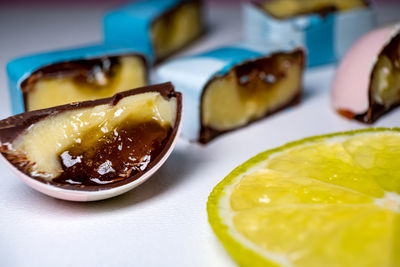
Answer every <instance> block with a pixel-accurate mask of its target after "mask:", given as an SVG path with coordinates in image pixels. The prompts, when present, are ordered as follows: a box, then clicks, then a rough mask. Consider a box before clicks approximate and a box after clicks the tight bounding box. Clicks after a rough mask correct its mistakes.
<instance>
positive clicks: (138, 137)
mask: <svg viewBox="0 0 400 267" xmlns="http://www.w3.org/2000/svg"><path fill="white" fill-rule="evenodd" d="M147 92H158V93H160V95H161V96H163V97H165V98H176V100H177V111H176V112H177V113H176V119H175V124H174V125H171V127H167V128H164V127H162V126H161V125H159V124H158V123H155V122H149V123H142V124H130V123H129V121H126V123H123V124H121V125H118V126H117V127H116V129H115V130H116V132H115V131H112V132H111V133H112V134H114V136H115V134H116V133H117V134H118V136H119V137H121V138H120V139H119V138H118V136H116V137H117V138H112V136H110V135H105V136H104V137H102V139H100V140H98V142H97V143H96V145H95V146H91V147H88V148H87V149H82V148H79V146H71V147H69V148H68V149H66V150H64V151H63V152H62V153H60V155H58V156H59V158H60V160H61V161H62V165H63V170H64V172H65V175H63V174H62V175H60V176H59V177H58V178H56V179H53V180H47V179H44V178H41V177H37V176H32V175H30V173H29V171H28V170H29V166H31V164H33V163H32V162H29V160H28V159H26V157H24V155H18V154H17V153H15V151H14V150H11V145H10V144H11V143H12V142H13V141H14V140H15V139H16V138H17V137H18V136H19V135H20V134H22V133H23V132H24V131H25V130H26V129H28V128H29V127H30V126H31V125H32V124H34V123H36V122H38V121H40V120H43V119H45V118H47V117H49V116H54V115H56V114H59V113H62V112H65V111H69V110H77V109H81V108H90V107H94V106H97V105H102V104H109V105H115V104H117V103H118V102H119V100H121V99H122V98H124V97H128V96H131V95H136V94H142V93H147ZM181 112H182V96H181V94H180V93H178V92H175V91H174V88H173V86H172V84H171V83H164V84H158V85H152V86H146V87H142V88H137V89H133V90H129V91H125V92H122V93H118V94H116V95H114V96H113V97H110V98H105V99H98V100H93V101H85V102H79V103H73V104H67V105H62V106H56V107H52V108H48V109H43V110H36V111H31V112H26V113H22V114H19V115H16V116H12V117H9V118H7V119H4V120H2V121H0V142H1V153H2V155H3V156H4V157H5V158H6V159H7V160H8V161H9V162H10V163H11V164H13V165H14V166H15V167H16V168H17V169H19V170H20V171H21V172H23V173H25V174H26V175H28V176H30V177H31V178H32V179H35V180H38V181H40V182H42V183H47V184H52V185H55V186H57V187H61V188H66V189H73V190H83V191H97V190H104V189H109V188H113V187H117V186H121V185H124V184H127V183H130V182H132V181H134V180H136V179H138V178H139V177H140V176H141V175H143V174H145V173H146V172H147V171H149V170H150V169H151V168H152V167H154V166H155V165H156V164H157V163H158V162H159V161H160V160H161V159H162V158H163V157H164V156H165V154H166V153H167V151H168V150H169V148H170V147H171V145H172V144H173V141H174V139H175V138H176V137H177V131H178V126H179V125H180V122H181ZM129 138H130V139H131V140H129ZM120 145H123V146H126V147H125V148H121V150H119V146H120ZM128 146H129V148H128ZM89 154H92V155H95V157H94V159H95V160H92V161H91V160H90V159H89V160H86V158H84V157H85V156H87V155H89ZM78 157H81V158H80V159H79V160H78ZM129 157H131V159H129ZM127 158H128V161H126V159H127ZM68 160H69V162H68ZM78 161H81V162H80V163H81V164H77V163H79V162H78ZM108 162H111V163H112V168H113V169H114V173H112V172H110V171H109V170H110V169H109V168H108V167H110V166H107V163H108ZM73 163H74V164H73ZM74 166H75V167H74ZM107 168H108V169H107ZM107 170H108V171H107ZM83 171H84V172H85V173H84V175H82V172H83ZM94 171H96V172H97V174H95V173H94ZM67 174H68V175H67ZM69 175H71V176H69ZM69 178H72V179H69ZM90 178H94V179H90Z"/></svg>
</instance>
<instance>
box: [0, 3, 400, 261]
mask: <svg viewBox="0 0 400 267" xmlns="http://www.w3.org/2000/svg"><path fill="white" fill-rule="evenodd" d="M106 8H107V7H106V6H91V7H86V8H80V9H79V10H74V9H71V8H69V9H68V8H65V7H63V8H56V7H52V8H29V7H25V8H19V9H16V8H5V7H2V8H1V10H0V118H5V117H7V116H8V115H10V113H9V110H10V109H9V102H8V93H7V90H8V89H7V84H6V73H5V64H6V62H8V61H9V60H10V59H12V58H14V57H17V56H21V55H24V54H27V53H33V52H39V51H46V50H48V49H55V48H57V49H58V48H63V47H66V46H71V45H79V44H83V43H86V42H93V41H97V40H100V38H101V27H100V25H101V24H100V22H101V16H102V14H103V12H104V10H105V9H106ZM208 11H209V12H208V13H209V21H210V23H209V25H210V31H209V34H208V36H206V37H205V38H203V39H202V40H201V41H200V42H198V43H197V44H196V45H195V46H194V47H192V48H191V49H189V50H187V51H186V52H185V54H188V53H189V54H190V53H193V52H198V51H202V50H204V49H208V48H212V47H214V46H216V45H219V44H224V43H229V42H231V41H234V40H237V39H238V38H240V33H241V27H240V11H239V7H231V6H229V5H228V6H213V7H211V8H210V9H209V10H208ZM399 11H400V5H397V6H396V5H392V6H383V7H380V8H379V23H380V24H385V23H387V22H390V21H394V20H396V19H400V18H399V16H400V12H399ZM396 16H398V17H397V18H396ZM333 74H334V66H332V65H331V66H324V67H320V68H315V69H313V70H309V71H307V73H306V76H305V87H304V90H305V94H304V98H303V102H302V104H301V105H299V106H296V107H294V108H290V109H288V110H285V111H283V112H281V113H279V114H276V115H274V116H272V117H270V118H268V119H265V120H263V121H261V122H258V123H255V124H253V125H251V126H249V127H247V128H245V129H242V130H238V131H236V132H234V133H231V134H228V135H225V136H223V137H221V138H219V139H217V140H215V141H214V142H212V143H211V144H209V145H207V146H205V147H202V146H199V145H196V144H189V143H188V142H186V141H185V140H179V142H178V145H177V147H176V149H175V151H174V152H173V154H172V155H171V157H170V158H169V159H168V161H167V162H166V164H165V165H164V166H163V167H162V168H161V169H160V171H159V172H158V173H157V174H155V175H154V176H153V177H152V178H151V179H150V180H149V181H147V182H146V183H144V184H143V185H141V186H139V187H138V188H136V189H134V190H132V191H130V192H128V193H126V194H124V195H122V196H119V197H116V198H114V199H109V200H105V201H99V202H95V203H72V202H66V201H61V200H56V199H53V198H50V197H47V196H45V195H42V194H40V193H38V192H36V191H34V190H33V189H30V188H29V187H28V186H26V185H25V184H23V183H22V182H21V181H20V180H18V178H17V177H16V176H15V175H13V174H12V173H11V172H10V170H9V169H7V167H6V165H5V164H4V163H3V162H0V266H127V265H129V266H146V267H150V266H234V263H233V262H232V261H231V259H230V258H229V256H228V255H227V254H226V253H225V251H224V249H223V248H222V246H221V245H220V244H219V242H218V241H217V239H216V238H215V236H214V234H213V232H212V231H211V228H210V227H209V224H208V221H207V212H206V202H207V197H208V195H209V193H210V192H211V190H212V188H213V187H214V186H215V185H216V184H217V183H218V182H219V181H220V180H221V179H222V178H223V177H225V176H226V175H227V174H228V173H229V172H230V171H231V170H232V169H233V168H234V167H235V166H237V165H238V164H240V163H242V162H244V161H245V160H247V159H248V158H250V157H251V156H254V155H255V154H257V153H259V152H261V151H264V150H266V149H270V148H273V147H276V146H280V145H282V144H284V143H286V142H289V141H292V140H295V139H299V138H303V137H306V136H310V135H316V134H324V133H329V132H333V131H344V130H350V129H357V128H363V127H366V126H365V125H362V124H359V123H357V122H351V121H347V120H345V119H343V118H341V117H339V116H337V115H336V114H335V113H334V112H333V110H332V109H331V107H330V103H329V101H330V100H329V87H330V84H331V81H332V78H333ZM399 121H400V109H399V110H397V111H395V112H392V113H390V114H389V115H387V116H385V117H383V118H382V119H381V120H380V121H379V122H378V123H377V124H375V126H386V127H393V126H400V124H399Z"/></svg>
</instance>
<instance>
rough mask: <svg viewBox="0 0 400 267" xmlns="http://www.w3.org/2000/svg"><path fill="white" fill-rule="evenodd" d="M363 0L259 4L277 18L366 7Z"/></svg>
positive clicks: (286, 0)
mask: <svg viewBox="0 0 400 267" xmlns="http://www.w3.org/2000/svg"><path fill="white" fill-rule="evenodd" d="M367 5H368V4H367V2H366V1H364V0H273V1H267V2H265V3H263V4H261V6H262V8H264V9H265V10H266V11H267V12H268V13H270V14H271V15H273V16H274V17H277V18H288V17H293V16H298V15H305V14H309V13H316V14H321V15H325V14H328V13H331V12H335V11H346V10H351V9H355V8H362V7H366V6H367Z"/></svg>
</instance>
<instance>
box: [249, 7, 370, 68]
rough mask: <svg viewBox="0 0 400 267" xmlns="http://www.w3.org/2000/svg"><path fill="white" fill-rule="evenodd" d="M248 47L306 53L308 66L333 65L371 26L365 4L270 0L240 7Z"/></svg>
mask: <svg viewBox="0 0 400 267" xmlns="http://www.w3.org/2000/svg"><path fill="white" fill-rule="evenodd" d="M243 16H244V36H245V40H246V41H247V42H249V43H258V44H270V43H277V44H292V45H297V46H303V47H305V48H306V49H307V62H308V66H316V65H321V64H327V63H331V62H335V61H337V60H338V59H340V58H341V57H342V56H343V55H344V53H345V52H346V51H347V50H348V49H349V47H350V46H351V45H352V44H353V43H354V42H355V41H356V40H357V39H358V38H359V37H360V36H362V35H363V34H365V33H367V32H368V31H369V30H371V29H372V28H373V27H374V25H375V9H374V5H373V3H372V2H371V1H369V0H307V1H306V0H300V1H299V0H272V1H262V2H257V3H248V4H245V5H244V7H243Z"/></svg>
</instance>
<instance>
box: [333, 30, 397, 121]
mask: <svg viewBox="0 0 400 267" xmlns="http://www.w3.org/2000/svg"><path fill="white" fill-rule="evenodd" d="M332 105H333V108H334V109H335V110H336V111H337V112H338V113H339V114H340V115H342V116H344V117H346V118H349V119H356V120H358V121H361V122H364V123H373V122H375V121H376V120H377V119H379V117H381V116H382V115H384V114H385V113H387V112H389V111H390V110H391V109H393V108H395V107H396V106H398V105H400V25H397V26H389V27H385V28H381V29H377V30H374V31H372V32H370V33H368V34H366V35H365V36H363V37H362V38H361V39H360V40H359V41H357V42H356V43H355V44H354V46H353V47H352V48H351V49H350V50H349V52H348V53H347V54H346V56H345V57H344V58H343V60H342V61H341V62H340V65H339V67H338V69H337V72H336V75H335V79H334V82H333V86H332Z"/></svg>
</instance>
